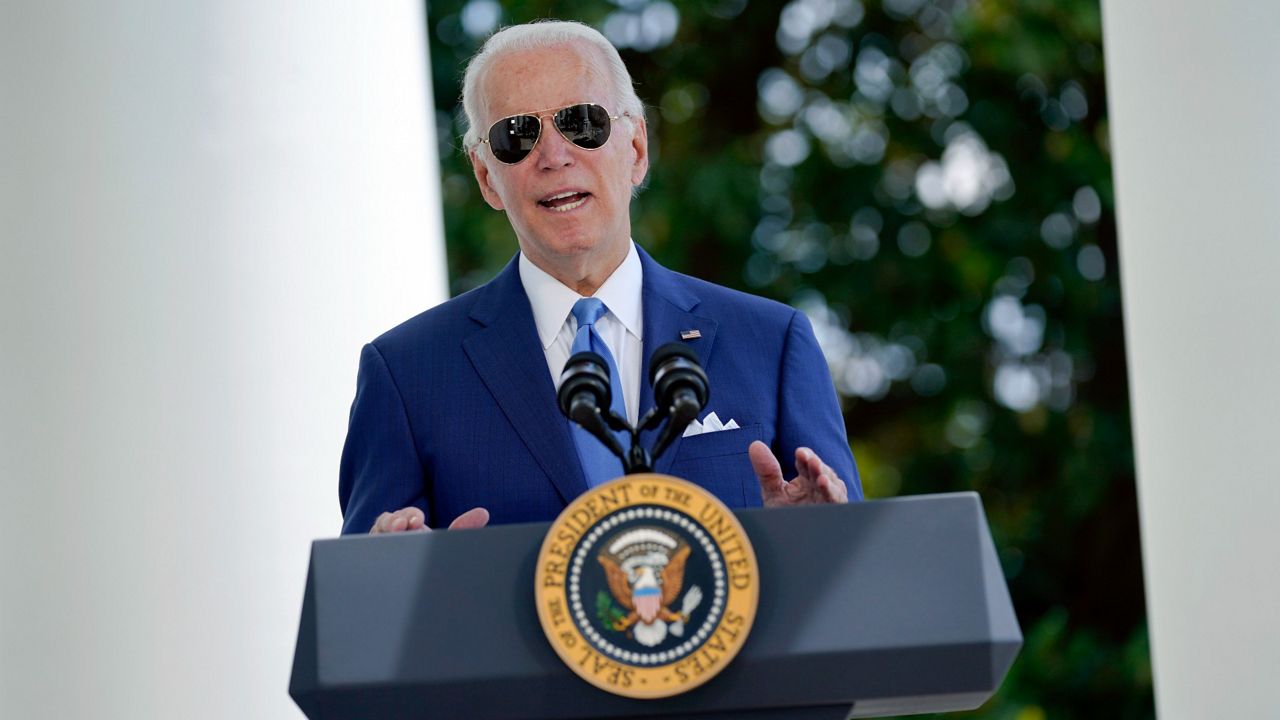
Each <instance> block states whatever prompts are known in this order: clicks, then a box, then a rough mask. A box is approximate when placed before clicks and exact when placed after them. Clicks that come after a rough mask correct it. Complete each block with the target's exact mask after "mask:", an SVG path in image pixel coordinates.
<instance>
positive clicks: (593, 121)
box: [553, 103, 609, 150]
mask: <svg viewBox="0 0 1280 720" xmlns="http://www.w3.org/2000/svg"><path fill="white" fill-rule="evenodd" d="M553 121H554V122H555V124H556V128H557V129H558V130H559V131H560V133H561V134H562V135H564V137H565V139H566V140H568V141H569V142H571V143H573V144H574V145H577V146H578V147H580V148H586V149H587V150H595V149H596V148H598V147H601V146H602V145H604V144H605V143H606V142H608V140H609V113H608V112H607V111H605V109H604V108H602V107H600V106H599V105H591V104H588V103H584V104H582V105H570V106H569V107H567V108H565V109H563V110H561V111H560V112H557V113H556V114H555V117H554V119H553Z"/></svg>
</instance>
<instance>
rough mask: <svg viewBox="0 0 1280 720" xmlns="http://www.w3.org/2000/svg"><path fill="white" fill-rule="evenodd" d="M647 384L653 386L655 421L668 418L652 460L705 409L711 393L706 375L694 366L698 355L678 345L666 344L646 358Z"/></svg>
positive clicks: (698, 366) (696, 363)
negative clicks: (647, 361) (647, 359)
mask: <svg viewBox="0 0 1280 720" xmlns="http://www.w3.org/2000/svg"><path fill="white" fill-rule="evenodd" d="M649 383H650V384H651V385H653V398H654V401H655V402H656V403H657V407H656V408H655V410H657V411H658V413H659V417H662V416H667V417H669V418H670V419H669V420H668V421H667V426H666V427H665V428H663V429H662V434H661V435H659V436H658V441H657V442H656V443H655V444H654V446H653V457H654V458H657V457H658V456H659V455H661V454H662V452H663V451H664V450H666V449H667V446H668V445H670V444H671V443H672V442H673V441H674V440H675V439H676V438H678V437H680V435H681V434H683V433H684V429H685V428H686V427H688V426H689V423H691V422H693V421H694V420H695V419H696V418H697V417H698V413H700V412H702V409H703V408H704V407H706V406H707V397H708V395H709V394H710V392H711V391H710V386H709V385H708V382H707V373H706V372H705V371H703V369H702V366H701V365H699V364H698V354H697V353H695V352H694V351H693V350H691V349H690V348H689V346H688V345H684V344H682V343H678V342H671V343H667V344H666V345H663V346H662V347H660V348H658V349H657V350H655V351H654V352H653V356H652V357H650V358H649Z"/></svg>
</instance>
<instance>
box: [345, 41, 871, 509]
mask: <svg viewBox="0 0 1280 720" xmlns="http://www.w3.org/2000/svg"><path fill="white" fill-rule="evenodd" d="M463 105H464V109H465V111H466V115H467V119H468V122H469V123H470V129H469V130H468V132H467V134H466V137H465V138H464V145H465V147H466V150H467V153H468V157H469V158H470V160H471V164H472V167H473V169H474V171H475V176H476V181H477V182H478V183H479V186H480V192H481V194H482V195H483V196H484V199H485V201H486V202H488V203H489V205H490V206H492V207H493V208H494V209H496V210H500V211H503V212H505V213H506V215H507V219H508V220H509V221H510V223H511V227H512V229H513V230H514V231H515V234H516V239H517V242H518V244H519V247H520V253H519V255H518V256H517V258H516V259H514V260H512V262H511V263H509V264H508V265H507V267H506V269H505V270H503V271H502V272H501V273H500V274H499V275H498V276H497V277H496V278H494V279H493V280H492V281H491V282H489V283H488V284H486V285H484V286H482V287H480V288H477V289H475V290H473V291H471V292H468V293H466V294H464V295H461V296H459V297H457V298H454V299H452V300H450V301H448V302H446V303H444V304H442V305H440V306H438V307H436V308H433V309H431V310H428V311H427V312H425V313H423V314H421V315H419V316H417V317H415V318H413V319H411V320H409V321H407V322H406V323H404V324H402V325H400V326H399V327H397V328H394V329H392V330H391V331H389V332H387V333H386V334H384V335H383V336H381V337H379V338H378V339H376V340H374V341H373V342H372V343H370V344H369V345H366V346H365V348H364V351H363V353H362V355H361V359H360V373H359V378H358V381H357V391H356V398H355V402H354V403H353V404H352V408H351V419H350V428H349V431H348V436H347V442H346V447H345V448H344V450H343V457H342V469H341V477H340V480H339V498H340V502H341V505H342V509H343V517H344V523H343V532H344V533H351V532H375V533H378V532H398V531H405V530H422V529H427V528H431V527H446V526H448V527H453V528H465V527H479V526H482V525H484V524H486V523H487V522H489V521H490V520H491V519H492V521H493V522H504V523H505V522H524V521H535V520H544V521H545V520H551V519H553V518H554V517H555V516H556V515H557V514H558V513H559V512H560V511H561V510H562V509H563V508H564V507H565V506H566V505H567V503H568V502H570V501H571V500H572V499H573V498H574V497H576V496H577V495H578V494H580V493H581V492H583V491H585V490H586V489H587V487H588V486H589V484H596V483H598V482H600V481H602V480H606V479H608V478H611V477H615V476H617V475H621V474H622V466H621V464H620V463H618V462H617V461H616V460H613V461H612V462H613V463H614V464H613V465H612V466H608V465H607V461H608V460H609V459H608V458H607V457H606V458H605V459H604V460H601V459H600V457H599V452H598V451H599V447H598V445H596V441H595V440H594V439H592V438H589V437H587V436H586V435H585V433H583V432H582V431H581V430H580V429H576V428H572V427H571V425H570V423H569V422H568V420H566V419H565V418H564V416H563V415H561V413H560V411H559V409H558V408H557V405H556V397H555V395H556V382H557V380H558V377H559V374H560V372H561V369H562V368H563V366H564V362H565V360H566V359H567V358H568V356H569V355H570V353H571V351H575V350H577V349H581V348H584V347H590V348H591V349H593V350H600V351H601V354H602V355H604V356H606V357H607V359H608V361H609V363H610V364H611V365H612V366H613V368H614V370H616V372H614V373H613V375H614V377H615V378H616V380H615V387H616V388H618V389H619V390H620V394H621V395H622V398H621V399H620V400H619V401H618V404H617V407H618V408H619V409H623V408H625V413H626V415H627V417H628V419H629V420H630V421H631V422H632V423H633V424H634V422H635V421H636V419H637V417H638V416H639V415H640V414H642V413H643V412H644V411H646V410H647V409H648V408H649V407H651V406H652V405H653V395H652V389H651V388H650V387H649V384H648V382H644V381H643V380H642V378H645V377H647V372H648V368H647V355H648V354H651V353H652V352H653V350H654V349H656V348H657V347H658V346H660V345H662V344H664V343H666V342H670V341H683V342H686V343H687V344H688V346H689V347H690V348H691V349H693V350H694V352H696V353H697V354H698V356H699V359H700V361H701V363H702V365H703V367H704V368H705V369H706V371H707V374H708V376H709V378H710V385H711V393H710V400H709V403H708V408H707V410H708V411H709V412H710V411H713V412H715V413H716V419H712V418H710V416H709V414H708V415H707V416H704V417H703V418H701V419H702V420H706V421H707V422H708V424H709V425H710V426H711V427H712V429H714V426H715V424H716V420H719V421H720V422H722V423H724V424H727V425H728V426H729V427H730V428H732V429H724V430H719V431H717V432H703V433H701V434H696V435H689V436H687V437H684V438H681V439H678V440H676V441H675V442H674V443H673V445H672V446H671V447H670V448H669V449H668V450H667V452H666V453H665V454H664V455H663V456H662V457H661V458H659V459H658V460H657V462H656V463H655V465H656V467H655V470H656V471H657V472H666V473H669V474H673V475H676V476H679V477H683V478H685V479H688V480H690V481H692V482H695V483H698V484H699V485H702V486H703V487H706V488H708V489H709V490H711V491H712V492H714V493H715V494H716V495H717V496H718V497H720V499H721V500H723V501H724V502H725V503H726V504H728V505H730V506H731V507H744V506H753V505H760V504H765V505H788V504H797V503H806V502H846V501H847V499H848V497H849V495H850V494H852V495H853V496H854V497H855V498H858V497H860V496H861V491H860V486H859V483H858V476H857V471H856V469H855V467H854V463H853V457H852V455H851V454H850V452H849V446H848V442H847V439H846V436H845V429H844V422H843V419H842V418H841V415H840V410H839V405H838V402H837V400H836V397H835V394H834V390H833V388H832V383H831V378H830V375H829V373H828V371H827V368H826V363H825V361H824V360H823V357H822V354H821V352H820V351H819V349H818V346H817V343H816V341H815V340H814V337H813V332H812V329H811V328H810V326H809V323H808V321H807V320H806V319H805V318H804V316H803V315H802V314H800V313H797V312H796V311H795V310H793V309H791V308H788V307H786V306H783V305H780V304H778V303H774V302H771V301H767V300H763V299H760V298H756V297H752V296H749V295H745V294H742V293H738V292H735V291H731V290H727V289H725V288H721V287H718V286H715V285H711V284H709V283H705V282H702V281H699V280H695V279H693V278H689V277H685V276H682V275H679V274H677V273H673V272H671V271H669V270H667V269H665V268H663V267H662V266H660V265H658V264H657V263H656V262H654V261H653V260H652V259H651V258H650V257H649V256H648V255H647V254H645V253H644V252H643V251H641V250H639V249H638V248H637V247H636V246H635V244H634V243H633V242H632V240H631V219H630V212H629V211H630V204H631V198H632V195H633V192H634V189H635V188H636V187H637V186H639V185H640V183H641V182H642V181H643V180H644V177H645V175H646V173H647V172H648V168H649V153H648V140H647V136H646V134H645V120H644V108H643V105H642V104H641V103H640V101H639V99H638V98H637V97H636V95H635V91H634V89H633V87H632V83H631V78H630V75H629V74H628V73H627V70H626V67H625V66H624V65H623V63H622V60H621V58H620V57H619V56H618V53H617V51H616V50H615V49H614V48H613V46H612V45H610V44H609V42H608V41H607V40H605V38H604V37H603V36H601V35H600V34H599V33H597V32H596V31H595V30H592V29H590V28H589V27H587V26H585V25H580V24H577V23H562V22H544V23H535V24H530V25H523V26H516V27H512V28H507V29H505V30H503V31H501V32H499V33H497V34H495V35H494V36H493V37H491V38H490V39H489V40H488V41H487V42H486V43H485V46H484V48H482V49H481V51H480V52H479V53H478V54H477V55H476V57H475V58H474V59H472V61H471V63H470V64H469V66H468V68H467V72H466V76H465V79H464V87H463ZM615 394H617V393H615ZM731 421H732V422H731ZM654 437H655V433H646V434H645V435H643V436H642V439H643V440H644V441H645V444H646V446H648V445H649V444H651V443H652V442H653V439H654ZM810 448H812V449H810ZM775 451H776V452H777V453H778V455H779V456H780V457H781V458H782V462H781V463H780V462H779V460H778V457H776V456H775V455H774V452H775ZM592 453H595V455H593V454H592ZM824 459H825V460H826V462H824ZM601 463H606V464H604V465H601ZM784 466H785V467H784ZM787 477H791V478H792V479H791V480H790V481H788V480H786V478H787ZM846 481H847V484H846ZM850 491H852V493H850Z"/></svg>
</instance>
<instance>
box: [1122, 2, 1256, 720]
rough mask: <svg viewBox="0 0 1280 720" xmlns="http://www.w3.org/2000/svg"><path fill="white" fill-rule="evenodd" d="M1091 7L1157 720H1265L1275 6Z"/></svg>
mask: <svg viewBox="0 0 1280 720" xmlns="http://www.w3.org/2000/svg"><path fill="white" fill-rule="evenodd" d="M1103 9H1104V17H1103V20H1104V22H1103V28H1104V30H1105V39H1106V48H1105V49H1106V52H1105V58H1106V65H1107V69H1108V74H1107V80H1108V92H1109V102H1110V106H1111V121H1112V125H1111V131H1112V132H1111V137H1112V146H1113V157H1114V161H1115V165H1114V169H1115V177H1116V189H1117V201H1118V211H1119V223H1120V251H1121V253H1120V263H1121V270H1122V278H1121V280H1122V287H1123V291H1124V303H1125V322H1126V333H1127V338H1128V351H1129V378H1130V383H1131V387H1132V390H1131V392H1132V405H1133V428H1134V439H1135V446H1136V450H1137V470H1138V489H1139V498H1140V508H1141V522H1142V542H1143V559H1144V564H1145V574H1146V589H1147V607H1148V616H1149V622H1150V626H1151V634H1152V640H1151V646H1152V652H1153V658H1152V659H1153V662H1154V669H1155V683H1156V703H1157V709H1158V710H1159V713H1160V716H1161V717H1162V718H1166V720H1169V719H1176V718H1188V719H1191V718H1195V719H1197V720H1198V719H1200V718H1229V717H1239V718H1244V717H1276V716H1277V715H1276V714H1277V712H1280V700H1278V699H1277V695H1276V691H1275V684H1276V677H1277V674H1280V450H1278V448H1280V419H1278V418H1280V200H1278V199H1277V196H1278V195H1280V134H1278V133H1280V130H1278V129H1277V128H1280V125H1278V124H1277V120H1276V118H1277V117H1280V77H1278V74H1280V4H1277V3H1275V2H1257V1H1256V0H1224V1H1223V2H1214V3H1204V2H1195V1H1193V0H1176V1H1175V2H1156V1H1155V0H1123V1H1119V2H1117V1H1115V0H1107V1H1106V2H1104V3H1103Z"/></svg>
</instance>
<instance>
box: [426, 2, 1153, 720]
mask: <svg viewBox="0 0 1280 720" xmlns="http://www.w3.org/2000/svg"><path fill="white" fill-rule="evenodd" d="M543 17H558V18H562V19H573V20H580V21H583V22H586V23H589V24H591V25H594V26H596V27H597V28H602V29H604V30H605V31H606V33H607V34H608V35H609V36H610V38H611V39H613V40H614V42H615V44H617V45H619V46H620V47H621V48H622V54H623V57H624V59H625V60H626V61H627V64H628V66H629V67H630V68H631V70H632V73H633V75H634V77H635V79H636V83H637V89H638V91H639V93H640V96H641V98H642V99H643V100H645V102H646V103H647V104H648V105H649V108H650V113H649V131H650V136H651V149H652V152H653V169H652V171H651V173H650V177H649V183H648V187H647V188H646V189H645V190H644V192H643V193H642V194H641V195H640V196H639V198H638V199H637V200H636V202H635V203H634V207H633V216H634V228H633V229H634V234H635V237H636V239H637V240H638V241H639V242H640V243H641V244H643V245H644V246H645V247H646V248H648V249H649V250H650V251H651V252H652V253H653V254H654V255H655V256H656V257H657V258H658V259H659V260H661V261H662V262H664V263H666V264H667V265H668V266H671V267H675V268H677V269H680V270H682V271H684V272H688V273H690V274H693V275H697V276H700V277H703V278H706V279H708V280H712V281H714V282H718V283H721V284H724V285H729V286H733V287H739V288H742V289H746V290H749V291H751V292H754V293H757V294H761V295H766V296H770V297H774V298H776V299H779V300H782V301H784V302H789V303H792V304H794V305H796V306H797V307H800V308H802V309H803V310H805V312H806V313H808V314H809V316H810V318H811V319H812V320H813V322H814V325H815V328H816V330H817V332H818V334H819V339H820V341H821V342H822V345H823V349H824V351H825V352H826V354H827V357H828V360H829V362H830V364H831V368H832V373H833V376H834V377H835V380H836V384H837V388H838V390H839V391H840V394H841V396H842V399H843V403H844V405H843V407H844V413H845V421H846V424H847V426H848V429H849V437H850V442H851V444H852V446H853V449H854V453H855V456H856V458H857V460H858V464H859V467H860V470H861V472H862V476H863V483H864V487H865V489H866V492H867V494H868V496H869V497H873V498H874V497H885V496H890V495H897V494H918V493H927V492H946V491H956V490H976V491H978V492H979V493H981V495H982V498H983V502H984V504H985V506H986V509H987V513H988V517H989V519H990V522H991V527H992V532H993V534H994V536H995V540H996V545H997V547H998V548H1000V554H1001V559H1002V562H1003V564H1004V570H1005V575H1006V577H1007V578H1008V580H1009V584H1010V588H1011V590H1012V593H1013V598H1014V605H1015V607H1016V608H1017V611H1018V615H1019V618H1020V620H1021V622H1022V625H1023V628H1024V631H1025V633H1026V646H1025V648H1024V650H1023V652H1022V654H1021V655H1020V656H1019V659H1018V661H1017V662H1016V663H1015V665H1014V668H1013V670H1012V672H1011V674H1010V676H1009V678H1008V680H1007V681H1006V682H1005V684H1004V686H1003V687H1002V688H1001V690H1000V692H999V693H998V694H997V695H996V697H995V698H993V699H992V701H991V702H989V703H987V705H986V706H984V707H983V708H982V709H980V710H978V711H976V712H975V713H973V716H975V717H984V718H1017V719H1019V720H1034V719H1035V718H1056V717H1063V718H1075V717H1109V718H1130V717H1134V718H1140V717H1150V716H1152V715H1153V709H1152V697H1151V676H1150V663H1149V660H1148V653H1147V640H1146V632H1145V624H1144V612H1143V608H1144V605H1143V590H1142V572H1141V560H1140V555H1139V546H1138V533H1137V511H1136V500H1135V493H1134V477H1133V455H1132V448H1131V440H1130V431H1129V413H1128V392H1127V386H1126V376H1125V357H1124V343H1123V329H1122V325H1121V308H1120V293H1119V273H1118V266H1117V258H1116V244H1115V221H1114V213H1113V207H1114V199H1113V195H1112V185H1111V173H1110V158H1109V155H1108V146H1107V121H1106V98H1105V93H1104V84H1103V68H1102V42H1101V29H1100V12H1099V7H1098V4H1097V0H1054V1H1053V2H1050V0H1024V1H1023V2H1020V3H1013V2H1009V1H1008V0H985V1H983V2H963V1H961V0H884V1H883V2H882V3H870V4H867V5H863V4H860V3H859V2H858V0H792V1H791V2H788V3H785V4H783V3H778V2H759V1H757V2H748V1H747V0H706V1H705V2H682V3H677V4H674V5H673V4H671V3H669V2H666V1H665V0H613V1H612V2H605V1H603V0H591V1H582V2H573V3H568V2H554V1H550V0H543V1H534V0H529V1H513V2H506V3H503V4H502V5H499V4H498V3H496V2H493V0H469V1H467V2H463V1H462V0H442V1H441V2H432V3H429V4H428V25H429V33H430V37H431V42H432V49H431V52H432V58H431V59H432V68H433V75H434V88H435V102H436V107H437V108H438V116H437V117H438V119H439V123H438V124H439V127H440V133H441V137H440V143H441V151H442V152H441V163H442V166H443V178H444V186H443V187H444V196H445V224H446V232H447V236H448V253H449V264H450V273H451V281H452V283H453V289H454V290H455V291H462V290H466V289H468V288H470V287H473V286H475V285H477V284H479V283H480V282H483V281H484V280H486V279H488V278H489V277H491V276H492V275H493V274H494V273H495V272H496V271H497V270H498V269H499V268H500V267H501V266H502V265H503V264H504V263H505V262H506V261H507V260H508V259H510V257H511V255H512V254H513V253H514V252H515V241H514V237H513V236H512V233H511V229H510V227H509V226H508V225H507V223H506V221H505V219H504V218H503V216H502V215H501V214H499V213H496V212H493V211H492V210H490V209H489V208H488V207H487V206H485V205H484V203H483V202H482V201H481V199H480V197H479V193H478V192H477V191H476V189H475V187H474V180H473V179H472V177H471V173H470V168H469V166H468V164H467V161H466V159H465V158H464V157H463V155H462V154H461V152H460V151H459V145H460V143H459V140H458V138H459V136H460V134H461V128H462V125H461V123H460V122H459V120H458V118H459V117H460V113H461V110H460V105H459V103H458V97H459V92H460V90H459V81H460V75H461V70H462V67H463V65H464V63H465V61H466V59H467V58H468V57H470V55H471V54H472V53H474V52H475V50H476V48H477V47H478V44H479V41H480V40H482V39H483V37H484V36H485V35H487V34H488V32H490V31H491V30H492V29H493V28H494V27H495V25H496V24H498V23H501V24H504V25H505V24H511V23H517V22H525V21H528V20H532V19H535V18H543Z"/></svg>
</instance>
